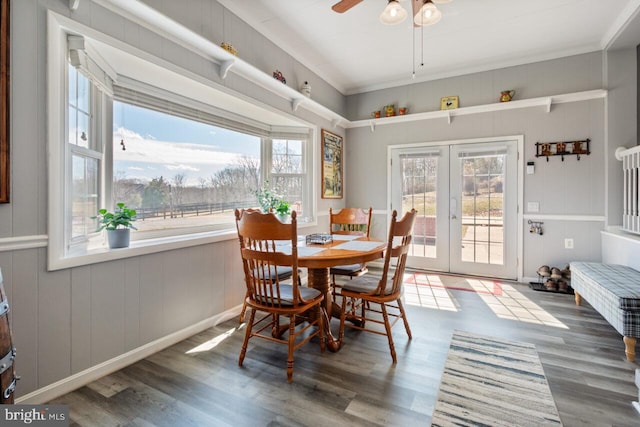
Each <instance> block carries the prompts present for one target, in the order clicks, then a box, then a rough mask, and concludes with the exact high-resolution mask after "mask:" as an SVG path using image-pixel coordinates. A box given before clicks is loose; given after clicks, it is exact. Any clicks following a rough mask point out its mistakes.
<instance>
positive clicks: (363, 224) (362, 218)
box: [329, 207, 373, 294]
mask: <svg viewBox="0 0 640 427" xmlns="http://www.w3.org/2000/svg"><path fill="white" fill-rule="evenodd" d="M372 213H373V209H372V208H371V207H370V208H369V209H368V210H364V209H360V208H343V209H341V210H340V211H339V212H336V213H333V210H332V209H331V208H329V231H330V233H331V234H349V235H357V236H366V237H369V232H370V231H371V215H372ZM367 271H368V270H367V266H366V264H348V265H339V266H336V267H331V269H330V270H329V274H331V286H332V290H333V292H334V294H335V288H336V286H337V285H336V276H347V277H349V278H354V277H358V276H362V275H363V274H365V273H366V272H367Z"/></svg>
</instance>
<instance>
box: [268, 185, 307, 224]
mask: <svg viewBox="0 0 640 427" xmlns="http://www.w3.org/2000/svg"><path fill="white" fill-rule="evenodd" d="M273 184H274V185H273V188H275V189H276V192H277V194H279V195H281V196H282V197H283V198H284V199H285V200H286V201H288V202H289V204H290V205H291V210H292V211H296V214H297V215H303V214H304V215H306V212H304V210H303V207H304V206H303V205H302V188H303V179H302V177H297V176H293V177H289V176H274V178H273Z"/></svg>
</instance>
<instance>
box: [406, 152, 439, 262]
mask: <svg viewBox="0 0 640 427" xmlns="http://www.w3.org/2000/svg"><path fill="white" fill-rule="evenodd" d="M400 163H401V165H400V170H401V173H402V212H399V215H402V214H404V212H407V211H410V210H411V209H415V210H416V211H418V216H417V217H416V220H415V223H414V226H413V244H412V245H411V250H410V252H409V255H411V256H421V257H426V258H435V257H436V256H437V253H436V238H437V236H436V212H437V210H436V196H437V174H438V158H437V157H435V156H429V155H427V156H407V157H403V156H401V157H400Z"/></svg>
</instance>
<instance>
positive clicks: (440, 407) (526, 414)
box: [431, 331, 562, 427]
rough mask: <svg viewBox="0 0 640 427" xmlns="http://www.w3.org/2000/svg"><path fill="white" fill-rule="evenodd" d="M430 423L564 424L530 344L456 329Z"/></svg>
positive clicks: (534, 349) (535, 352)
mask: <svg viewBox="0 0 640 427" xmlns="http://www.w3.org/2000/svg"><path fill="white" fill-rule="evenodd" d="M431 425H432V426H505V427H513V426H519V427H526V426H542V425H553V426H562V422H561V421H560V416H559V415H558V410H557V408H556V404H555V402H554V401H553V396H552V395H551V391H550V390H549V385H548V384H547V379H546V377H545V375H544V370H543V369H542V364H541V363H540V359H539V357H538V353H537V351H536V348H535V346H534V345H533V344H529V343H523V342H516V341H509V340H504V339H500V338H495V337H487V336H481V335H475V334H472V333H468V332H460V331H455V332H454V334H453V337H452V338H451V345H450V347H449V353H448V354H447V361H446V363H445V367H444V373H443V375H442V380H441V382H440V390H439V391H438V400H437V402H436V405H435V408H434V411H433V417H432V419H431Z"/></svg>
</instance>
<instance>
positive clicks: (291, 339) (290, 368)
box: [287, 316, 296, 382]
mask: <svg viewBox="0 0 640 427" xmlns="http://www.w3.org/2000/svg"><path fill="white" fill-rule="evenodd" d="M295 329H296V316H289V352H288V355H287V382H291V381H293V348H294V346H295V343H296V335H295Z"/></svg>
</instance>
